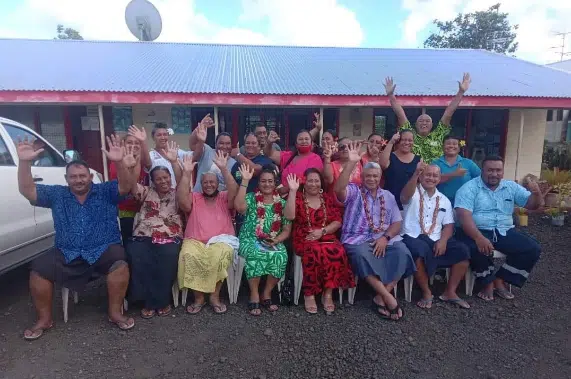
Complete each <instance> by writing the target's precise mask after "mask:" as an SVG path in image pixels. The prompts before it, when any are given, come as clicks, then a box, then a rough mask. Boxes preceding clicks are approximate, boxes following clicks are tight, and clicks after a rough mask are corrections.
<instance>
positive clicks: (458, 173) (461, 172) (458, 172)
mask: <svg viewBox="0 0 571 379" xmlns="http://www.w3.org/2000/svg"><path fill="white" fill-rule="evenodd" d="M466 172H468V170H466V169H465V168H463V167H462V164H461V163H459V164H458V167H457V168H456V171H455V175H456V176H458V177H462V176H464V175H466Z"/></svg>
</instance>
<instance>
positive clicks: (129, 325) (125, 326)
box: [109, 317, 135, 330]
mask: <svg viewBox="0 0 571 379" xmlns="http://www.w3.org/2000/svg"><path fill="white" fill-rule="evenodd" d="M109 322H110V323H112V324H114V325H115V326H117V327H118V328H119V329H121V330H129V329H133V327H135V320H134V319H133V318H130V317H129V318H128V319H127V321H113V320H111V319H109Z"/></svg>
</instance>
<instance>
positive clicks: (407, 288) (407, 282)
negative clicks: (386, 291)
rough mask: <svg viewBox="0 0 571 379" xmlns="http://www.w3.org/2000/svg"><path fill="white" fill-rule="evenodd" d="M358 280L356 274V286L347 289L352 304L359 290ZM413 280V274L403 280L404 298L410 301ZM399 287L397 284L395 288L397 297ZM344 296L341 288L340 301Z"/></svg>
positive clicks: (394, 291)
mask: <svg viewBox="0 0 571 379" xmlns="http://www.w3.org/2000/svg"><path fill="white" fill-rule="evenodd" d="M357 281H358V278H357V277H356V276H355V287H353V288H349V290H348V291H347V295H348V302H349V304H351V305H353V303H354V301H355V293H356V292H357ZM413 281H414V278H413V276H412V275H411V276H409V277H407V278H404V279H403V282H404V299H405V300H406V301H407V302H409V303H410V302H411V300H412V283H413ZM397 288H398V285H396V286H395V288H394V289H393V293H394V295H395V298H396V297H397V294H398V291H397ZM342 298H343V290H342V289H341V288H340V289H339V299H340V301H341V300H342Z"/></svg>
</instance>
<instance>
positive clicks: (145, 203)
mask: <svg viewBox="0 0 571 379" xmlns="http://www.w3.org/2000/svg"><path fill="white" fill-rule="evenodd" d="M174 152H175V153H176V151H174ZM173 169H174V170H175V172H177V171H178V170H180V167H179V165H173ZM132 175H134V176H135V178H134V179H133V182H135V183H136V181H137V179H136V177H138V176H139V171H136V172H135V171H133V173H132ZM149 175H150V178H151V182H152V183H153V186H151V187H148V186H142V185H141V184H136V186H134V187H133V190H132V191H131V192H132V194H133V196H134V198H135V200H136V201H137V202H139V203H140V204H141V209H140V211H139V213H138V214H137V216H136V217H135V224H134V228H133V237H132V241H131V242H130V243H129V244H127V256H128V258H129V265H130V268H131V283H130V285H129V299H130V300H131V301H144V303H145V305H144V308H143V309H142V310H141V316H142V317H143V318H151V317H153V316H155V312H156V313H158V315H159V316H167V315H169V314H170V313H171V310H172V308H171V306H170V296H171V287H172V285H173V282H174V280H175V278H176V268H177V262H178V253H179V250H180V241H181V238H182V216H181V214H180V212H179V209H178V204H177V201H176V191H175V190H174V189H173V188H172V178H171V174H170V170H169V168H168V167H163V166H157V167H154V168H153V169H152V170H151V172H150V174H149Z"/></svg>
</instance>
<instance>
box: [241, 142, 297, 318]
mask: <svg viewBox="0 0 571 379" xmlns="http://www.w3.org/2000/svg"><path fill="white" fill-rule="evenodd" d="M270 145H271V142H270ZM240 175H241V177H242V183H241V184H240V189H239V190H238V195H237V196H236V199H235V202H234V208H235V209H236V211H237V212H238V213H241V214H243V215H245V220H244V225H243V226H242V229H241V230H240V250H239V254H240V255H241V256H242V257H244V259H245V260H246V267H245V271H246V277H247V278H248V285H249V286H250V301H249V303H248V308H249V309H250V314H251V315H252V316H259V315H260V314H261V313H262V312H261V310H260V301H261V303H262V305H263V306H264V307H266V309H267V310H269V311H270V312H275V311H277V310H278V306H277V305H275V304H273V303H272V290H273V288H274V287H275V286H276V284H278V282H279V280H280V278H281V277H283V276H284V274H285V269H286V265H287V251H286V248H285V246H284V244H283V242H284V241H285V240H286V239H287V238H288V237H289V235H290V232H291V220H288V219H287V218H286V217H285V215H284V208H285V207H286V206H289V207H294V206H295V192H296V191H297V189H298V188H299V183H297V182H292V183H291V184H292V187H290V190H289V191H290V196H289V198H288V202H287V204H288V205H286V201H285V200H284V199H282V198H281V197H280V195H279V194H278V191H277V190H276V174H275V173H274V171H272V170H270V169H264V170H262V173H261V174H260V179H259V182H258V183H259V184H258V190H256V191H255V192H250V193H248V194H246V188H247V187H248V183H249V181H250V180H251V179H252V176H253V175H254V171H253V170H252V169H251V168H250V167H248V166H246V165H242V166H241V167H240ZM290 203H291V204H290ZM265 275H267V278H266V286H265V288H264V290H263V292H262V295H261V296H260V294H259V289H258V288H259V286H260V278H261V277H262V276H265Z"/></svg>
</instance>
